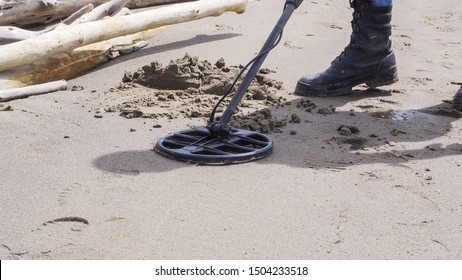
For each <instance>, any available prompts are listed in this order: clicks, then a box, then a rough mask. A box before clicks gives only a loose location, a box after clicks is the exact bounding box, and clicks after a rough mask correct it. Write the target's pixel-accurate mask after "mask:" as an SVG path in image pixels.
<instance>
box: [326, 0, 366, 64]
mask: <svg viewBox="0 0 462 280" xmlns="http://www.w3.org/2000/svg"><path fill="white" fill-rule="evenodd" d="M349 2H350V6H351V7H352V8H355V7H356V0H349ZM360 18H361V13H360V12H359V11H357V10H356V9H355V10H354V11H353V19H352V20H351V28H352V31H353V33H352V34H351V36H350V43H349V44H348V45H347V46H346V47H345V49H344V50H343V51H342V53H340V55H339V56H337V57H336V58H335V59H334V61H333V62H332V63H334V62H340V61H341V60H342V59H346V58H347V57H348V55H349V54H351V53H353V52H354V51H355V49H357V48H358V41H359V42H362V41H363V39H361V37H360V36H359V34H360V32H361V29H360V27H359V24H358V20H359V19H360Z"/></svg>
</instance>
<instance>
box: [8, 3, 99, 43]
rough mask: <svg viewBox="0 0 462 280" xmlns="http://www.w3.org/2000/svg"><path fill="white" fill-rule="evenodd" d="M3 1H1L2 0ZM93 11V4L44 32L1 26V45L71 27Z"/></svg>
mask: <svg viewBox="0 0 462 280" xmlns="http://www.w3.org/2000/svg"><path fill="white" fill-rule="evenodd" d="M0 1H1V0H0ZM92 10H93V4H88V5H86V6H84V7H82V8H81V9H79V10H78V11H77V12H75V13H73V14H71V15H70V16H69V17H68V18H66V19H64V20H63V21H62V22H61V23H60V24H56V25H52V26H49V27H47V28H45V29H43V30H39V31H31V30H26V29H22V28H19V27H15V26H0V45H5V44H10V43H14V42H17V41H22V40H27V39H30V38H34V37H37V36H39V35H42V34H45V33H47V32H50V31H52V30H54V29H55V28H56V27H58V26H59V25H69V24H73V23H74V22H75V21H77V20H78V19H80V18H82V17H83V16H84V15H86V14H88V13H89V12H90V11H92Z"/></svg>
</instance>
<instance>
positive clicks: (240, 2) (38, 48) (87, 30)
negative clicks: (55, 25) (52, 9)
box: [0, 0, 248, 72]
mask: <svg viewBox="0 0 462 280" xmlns="http://www.w3.org/2000/svg"><path fill="white" fill-rule="evenodd" d="M247 2H248V0H202V1H197V2H190V3H184V4H175V5H172V6H168V7H163V8H159V9H153V10H148V11H144V12H140V13H136V14H133V15H127V16H121V17H112V18H108V19H103V20H99V21H94V22H88V23H82V24H77V25H71V26H64V27H62V28H59V30H58V29H57V30H53V31H51V32H48V33H46V34H43V35H41V36H37V37H35V38H32V39H28V40H24V41H20V42H16V43H12V44H8V45H4V46H0V72H1V71H5V70H8V69H11V68H14V67H17V66H21V65H25V64H29V63H31V62H34V61H38V60H43V59H45V58H47V57H50V56H52V55H53V54H57V53H65V52H69V51H72V50H73V49H76V48H78V47H81V46H85V45H88V44H92V43H95V42H100V41H104V40H109V39H111V38H115V37H120V36H124V35H129V34H134V33H137V32H141V31H143V30H149V29H154V28H158V27H162V26H166V25H171V24H175V23H180V22H188V21H192V20H198V19H201V18H205V17H209V16H219V15H221V14H223V13H224V12H227V11H234V12H237V13H243V12H244V11H245V8H246V5H247ZM18 50H21V51H20V52H18Z"/></svg>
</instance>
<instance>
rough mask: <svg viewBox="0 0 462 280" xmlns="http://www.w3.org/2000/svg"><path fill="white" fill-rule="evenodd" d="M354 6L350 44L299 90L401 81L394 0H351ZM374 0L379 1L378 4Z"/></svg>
mask: <svg viewBox="0 0 462 280" xmlns="http://www.w3.org/2000/svg"><path fill="white" fill-rule="evenodd" d="M350 3H351V7H352V8H353V9H354V13H353V20H352V21H351V26H352V29H353V33H352V34H351V39H350V44H349V45H348V46H347V47H346V48H345V50H344V51H343V52H342V53H341V54H340V55H339V56H338V57H337V58H336V59H335V60H334V61H333V62H332V63H331V65H330V67H329V68H328V69H327V70H325V71H324V72H322V73H318V74H315V75H306V76H303V77H302V78H301V79H300V80H299V81H298V83H297V87H296V89H295V93H296V94H299V95H306V96H320V97H328V96H336V95H345V94H348V93H350V92H352V91H351V90H352V88H353V87H354V86H357V85H359V84H367V85H368V86H369V87H373V88H374V87H379V86H384V85H389V84H392V83H395V82H396V81H398V74H397V67H396V59H395V54H394V52H393V49H392V46H391V41H390V39H389V37H390V35H391V10H392V6H391V5H386V6H383V5H385V4H390V3H392V1H391V0H350ZM374 3H377V5H375V4H374Z"/></svg>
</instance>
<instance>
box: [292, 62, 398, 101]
mask: <svg viewBox="0 0 462 280" xmlns="http://www.w3.org/2000/svg"><path fill="white" fill-rule="evenodd" d="M398 80H399V79H398V71H397V69H396V66H395V67H393V68H390V69H387V70H385V71H381V72H379V73H376V74H375V75H373V76H371V77H367V78H362V79H360V80H356V81H352V82H350V83H349V84H347V85H346V86H344V87H342V88H336V89H328V88H326V87H320V86H318V87H316V86H312V85H309V84H305V83H302V82H300V81H298V82H297V86H296V88H295V91H294V94H296V95H301V96H309V97H331V96H342V95H349V94H352V93H354V92H353V87H355V86H358V85H360V84H366V85H367V86H368V87H369V88H377V87H381V86H387V85H391V84H394V83H396V82H397V81H398Z"/></svg>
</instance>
